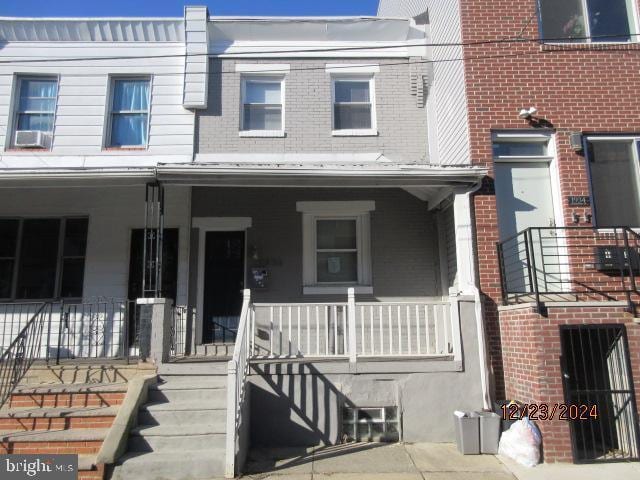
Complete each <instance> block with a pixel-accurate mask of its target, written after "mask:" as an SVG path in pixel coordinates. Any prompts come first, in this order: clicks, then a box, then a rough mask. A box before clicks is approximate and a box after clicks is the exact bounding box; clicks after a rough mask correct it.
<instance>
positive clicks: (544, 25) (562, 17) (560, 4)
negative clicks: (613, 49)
mask: <svg viewBox="0 0 640 480" xmlns="http://www.w3.org/2000/svg"><path fill="white" fill-rule="evenodd" d="M539 2H540V21H541V35H542V38H543V39H546V40H550V41H573V42H629V41H632V40H634V38H633V35H634V34H635V33H637V31H636V30H637V28H636V20H635V14H634V5H633V3H634V2H635V0H539Z"/></svg>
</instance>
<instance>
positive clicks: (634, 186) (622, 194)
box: [587, 137, 640, 227]
mask: <svg viewBox="0 0 640 480" xmlns="http://www.w3.org/2000/svg"><path fill="white" fill-rule="evenodd" d="M639 145H640V138H632V137H625V138H615V137H589V138H588V139H587V147H588V158H589V166H590V176H591V189H592V196H593V204H594V205H593V209H594V214H595V221H596V225H597V226H598V227H617V226H627V227H640V182H639V180H640V167H639V164H638V162H639V161H640V158H639V155H638V148H639Z"/></svg>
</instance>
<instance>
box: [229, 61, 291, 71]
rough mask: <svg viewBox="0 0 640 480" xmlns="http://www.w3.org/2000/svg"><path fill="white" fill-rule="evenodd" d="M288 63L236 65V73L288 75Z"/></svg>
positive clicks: (289, 68)
mask: <svg viewBox="0 0 640 480" xmlns="http://www.w3.org/2000/svg"><path fill="white" fill-rule="evenodd" d="M289 71H291V65H289V64H288V63H237V64H236V72H237V73H289Z"/></svg>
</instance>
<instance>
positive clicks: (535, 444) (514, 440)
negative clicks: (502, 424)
mask: <svg viewBox="0 0 640 480" xmlns="http://www.w3.org/2000/svg"><path fill="white" fill-rule="evenodd" d="M541 443H542V438H541V436H540V431H539V430H538V427H536V426H535V425H534V424H533V422H532V421H531V420H529V418H528V417H524V418H523V419H522V420H518V421H517V422H515V423H514V424H513V425H511V428H509V430H507V431H506V432H504V433H503V434H502V437H501V438H500V446H499V447H498V454H500V455H504V456H505V457H509V458H511V459H513V460H515V461H516V462H518V463H519V464H521V465H524V466H525V467H535V466H536V465H537V464H538V463H540V444H541Z"/></svg>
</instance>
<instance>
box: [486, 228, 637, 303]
mask: <svg viewBox="0 0 640 480" xmlns="http://www.w3.org/2000/svg"><path fill="white" fill-rule="evenodd" d="M497 250H498V260H499V267H500V278H501V288H502V298H503V303H504V304H505V305H508V304H514V303H525V302H535V303H537V304H541V303H542V302H545V301H547V302H548V301H578V300H579V301H626V302H627V305H628V309H629V311H631V312H632V313H635V308H636V307H635V303H636V302H637V300H638V299H639V298H640V297H638V295H640V292H639V291H638V280H639V278H638V277H640V236H639V235H638V234H637V233H636V232H634V231H633V230H631V229H630V228H627V227H611V228H592V227H565V228H557V227H545V228H528V229H526V230H524V231H522V232H520V233H518V234H517V235H514V236H513V237H510V238H507V239H506V240H503V241H502V242H499V243H498V244H497Z"/></svg>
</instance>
